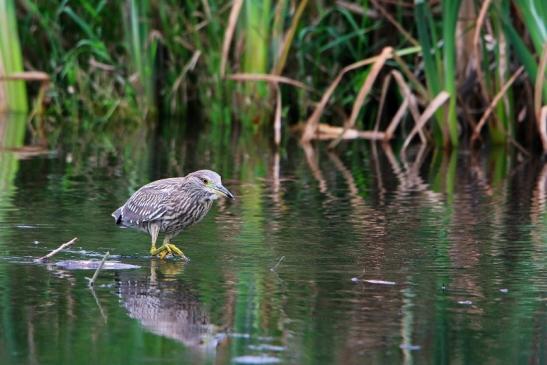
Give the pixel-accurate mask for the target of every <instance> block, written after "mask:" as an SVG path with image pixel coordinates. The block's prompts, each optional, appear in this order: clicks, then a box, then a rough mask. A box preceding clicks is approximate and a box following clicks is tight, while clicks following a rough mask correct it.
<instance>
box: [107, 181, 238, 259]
mask: <svg viewBox="0 0 547 365" xmlns="http://www.w3.org/2000/svg"><path fill="white" fill-rule="evenodd" d="M219 196H224V197H228V198H230V199H233V198H234V196H233V195H232V193H230V192H229V191H228V189H226V188H225V187H224V186H223V185H222V182H221V180H220V175H219V174H217V173H216V172H214V171H210V170H199V171H195V172H192V173H191V174H188V175H186V176H184V177H174V178H170V179H162V180H157V181H153V182H151V183H149V184H147V185H144V186H143V187H141V188H140V189H139V190H137V192H135V193H134V194H133V195H132V196H131V197H130V198H129V199H128V200H127V201H126V202H125V204H124V205H122V206H121V207H119V208H118V209H116V211H115V212H114V213H112V216H113V217H114V219H115V220H116V224H117V225H119V226H123V227H128V228H135V229H138V230H140V231H143V232H146V233H148V234H150V236H151V237H152V247H150V254H151V255H153V256H159V257H160V258H162V259H163V258H165V256H167V255H168V254H171V255H173V256H174V255H178V256H181V257H182V258H184V259H187V258H186V256H184V253H182V251H181V250H180V249H179V248H178V247H177V246H175V245H174V244H172V243H171V239H172V238H173V237H175V236H176V235H178V234H179V233H180V232H182V231H183V230H184V229H185V228H186V227H189V226H191V225H193V224H195V223H197V222H199V221H200V220H201V219H202V218H203V217H205V215H206V214H207V212H208V211H209V209H210V208H211V205H212V204H213V200H216V199H218V197H219ZM160 232H162V233H165V238H164V240H163V245H161V246H160V247H159V248H156V240H157V239H158V234H159V233H160Z"/></svg>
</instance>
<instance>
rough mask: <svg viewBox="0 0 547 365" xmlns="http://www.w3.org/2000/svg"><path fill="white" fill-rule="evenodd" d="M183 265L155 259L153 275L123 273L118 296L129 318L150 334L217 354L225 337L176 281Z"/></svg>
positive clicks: (152, 268) (184, 286) (183, 285)
mask: <svg viewBox="0 0 547 365" xmlns="http://www.w3.org/2000/svg"><path fill="white" fill-rule="evenodd" d="M183 269H184V263H183V262H180V261H179V262H159V260H152V261H151V265H150V275H149V276H148V277H143V276H142V273H141V276H139V275H135V274H134V273H133V274H132V273H129V272H124V273H121V274H120V275H121V276H120V281H119V284H118V285H119V287H118V295H119V297H120V299H121V302H122V305H123V307H124V308H125V309H126V310H127V312H128V314H129V316H130V317H131V318H134V319H136V320H138V321H139V323H140V324H141V325H142V326H143V327H144V328H146V329H147V330H149V331H150V332H152V333H154V334H157V335H160V336H164V337H168V338H171V339H174V340H176V341H179V342H181V343H183V344H184V345H185V346H187V347H189V348H192V349H196V350H199V351H200V352H208V353H209V352H214V351H215V350H216V347H217V345H218V344H219V341H220V339H221V338H222V336H220V335H219V334H217V331H216V330H215V326H214V325H212V324H211V323H210V320H209V316H208V314H207V313H206V312H205V311H204V310H203V309H202V307H201V303H200V302H199V301H198V300H197V298H196V297H195V295H194V294H192V292H191V289H190V288H189V287H188V286H187V285H186V284H184V283H182V282H180V281H179V280H177V279H176V276H178V274H180V273H181V272H182V271H183Z"/></svg>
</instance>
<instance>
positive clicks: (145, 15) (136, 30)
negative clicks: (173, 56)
mask: <svg viewBox="0 0 547 365" xmlns="http://www.w3.org/2000/svg"><path fill="white" fill-rule="evenodd" d="M123 13H124V17H123V18H124V20H125V24H124V26H125V27H124V28H125V37H126V44H127V48H128V53H129V60H130V72H134V73H135V75H136V81H135V83H134V84H135V85H136V89H137V92H138V95H139V100H140V102H139V105H140V107H141V109H143V110H145V111H150V110H154V108H155V89H154V61H155V58H156V50H157V37H154V36H153V35H152V34H151V29H150V20H151V17H150V3H149V1H148V0H127V1H126V4H125V9H124V12H123Z"/></svg>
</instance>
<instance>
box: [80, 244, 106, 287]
mask: <svg viewBox="0 0 547 365" xmlns="http://www.w3.org/2000/svg"><path fill="white" fill-rule="evenodd" d="M108 255H110V252H108V251H107V252H106V254H105V255H104V257H103V259H102V260H101V263H100V264H99V267H98V268H97V270H95V274H93V277H92V278H88V277H86V279H87V280H89V282H88V283H87V285H89V286H93V285H95V280H96V279H97V276H99V272H101V269H102V268H103V266H104V263H105V261H106V259H107V258H108Z"/></svg>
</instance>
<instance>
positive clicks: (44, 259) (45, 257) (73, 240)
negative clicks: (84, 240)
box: [34, 237, 78, 262]
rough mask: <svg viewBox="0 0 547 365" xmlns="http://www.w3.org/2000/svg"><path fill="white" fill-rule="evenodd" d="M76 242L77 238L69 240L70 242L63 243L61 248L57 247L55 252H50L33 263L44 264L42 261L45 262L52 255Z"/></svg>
mask: <svg viewBox="0 0 547 365" xmlns="http://www.w3.org/2000/svg"><path fill="white" fill-rule="evenodd" d="M77 240H78V237H74V238H73V239H71V240H70V241H68V242H66V243H63V244H62V245H61V246H59V247H57V248H56V249H55V250H53V251H51V252H50V253H48V254H47V255H45V256H42V257H40V258H38V259H35V260H34V262H44V261H47V260H48V259H49V258H50V257H52V256H53V255H55V254H57V253H59V252H60V251H62V250H64V249H65V248H67V247H68V246H70V245H72V244H73V243H74V242H76V241H77Z"/></svg>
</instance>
